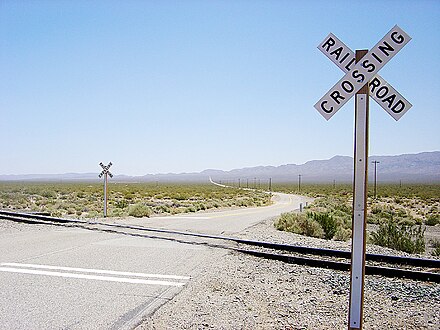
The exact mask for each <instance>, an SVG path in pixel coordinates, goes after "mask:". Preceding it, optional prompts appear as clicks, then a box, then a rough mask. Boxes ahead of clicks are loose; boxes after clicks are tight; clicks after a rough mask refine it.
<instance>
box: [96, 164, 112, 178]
mask: <svg viewBox="0 0 440 330" xmlns="http://www.w3.org/2000/svg"><path fill="white" fill-rule="evenodd" d="M112 165H113V164H112V163H111V162H110V163H108V165H107V166H105V165H104V164H103V163H99V166H101V167H102V172H101V173H100V174H99V175H98V176H99V177H100V178H101V177H102V176H103V175H105V174H108V175H109V176H110V177H111V178H113V174H112V173H111V172H110V171H109V169H110V166H112Z"/></svg>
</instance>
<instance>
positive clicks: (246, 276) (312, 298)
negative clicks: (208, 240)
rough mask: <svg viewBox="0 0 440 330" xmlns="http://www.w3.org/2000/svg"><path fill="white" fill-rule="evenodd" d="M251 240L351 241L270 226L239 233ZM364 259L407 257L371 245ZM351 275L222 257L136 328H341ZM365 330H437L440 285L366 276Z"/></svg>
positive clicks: (318, 244)
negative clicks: (375, 255) (382, 255)
mask: <svg viewBox="0 0 440 330" xmlns="http://www.w3.org/2000/svg"><path fill="white" fill-rule="evenodd" d="M236 236H240V237H243V238H248V239H258V240H265V241H272V242H279V243H290V244H299V245H307V246H314V247H326V248H338V249H343V250H346V249H350V243H349V242H335V241H326V240H321V239H315V238H310V237H303V236H300V235H294V234H290V233H285V232H279V231H277V230H276V229H274V228H273V219H269V220H267V221H265V222H263V223H260V224H258V225H256V226H253V227H251V228H249V229H247V230H246V231H244V232H242V233H240V234H239V235H238V234H237V235H236ZM368 252H371V253H386V254H394V255H405V254H403V253H402V254H400V253H396V251H393V250H389V249H384V248H381V247H378V246H373V245H369V246H368ZM349 282H350V274H349V273H348V272H341V271H335V270H328V269H320V268H311V267H307V266H299V265H292V264H285V263H282V262H278V261H272V260H265V259H260V258H257V257H253V256H248V255H243V254H239V253H237V252H227V253H219V256H218V258H216V260H212V262H211V263H207V264H204V265H202V266H201V269H200V275H199V276H196V277H194V278H193V279H192V280H191V281H190V282H189V283H188V285H187V286H186V287H185V288H184V289H183V290H182V291H181V292H180V293H179V294H178V295H177V296H176V297H174V299H173V300H171V301H170V302H168V303H167V304H165V305H163V306H162V307H161V308H159V309H158V310H157V311H156V312H155V313H154V314H153V315H150V316H148V317H147V318H146V319H145V320H144V322H143V323H142V324H141V325H140V326H138V328H137V330H140V329H346V328H347V318H348V299H349ZM363 320H364V321H363V322H364V329H439V328H440V326H439V325H440V285H439V284H435V283H429V282H417V281H412V280H405V279H391V278H384V277H380V276H366V279H365V300H364V319H363Z"/></svg>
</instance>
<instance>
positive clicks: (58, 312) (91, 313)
mask: <svg viewBox="0 0 440 330" xmlns="http://www.w3.org/2000/svg"><path fill="white" fill-rule="evenodd" d="M17 226H18V228H20V230H19V231H14V232H12V233H7V234H5V233H3V232H2V234H1V239H0V250H1V251H2V255H1V256H0V292H1V295H0V306H1V311H2V312H1V313H0V328H1V329H92V328H93V329H126V328H127V329H128V328H130V329H131V328H133V327H134V326H135V325H136V323H138V322H140V321H141V318H142V316H145V315H148V314H150V313H151V312H153V311H154V310H155V309H156V308H158V307H159V306H160V305H162V304H163V303H165V302H167V301H169V300H170V299H172V298H173V296H174V295H175V294H177V293H178V292H179V291H180V290H182V288H183V287H184V286H185V285H187V284H188V282H189V281H191V278H193V277H195V276H197V269H198V266H199V265H200V263H203V262H204V261H205V260H212V259H215V258H216V257H218V256H219V255H220V254H221V253H226V252H224V251H223V250H219V249H210V248H207V247H203V246H196V245H189V244H181V243H177V242H171V241H163V240H153V239H144V238H139V237H130V236H127V235H116V234H110V233H103V232H95V231H87V230H83V229H72V228H64V227H63V228H57V227H53V226H52V227H49V226H41V225H26V224H19V225H17Z"/></svg>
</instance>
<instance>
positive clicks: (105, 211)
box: [99, 162, 113, 218]
mask: <svg viewBox="0 0 440 330" xmlns="http://www.w3.org/2000/svg"><path fill="white" fill-rule="evenodd" d="M112 165H113V164H112V163H111V162H110V163H108V165H107V166H105V165H104V164H103V163H99V166H101V167H102V172H101V173H100V174H99V177H100V178H101V177H102V176H103V175H104V218H106V217H107V181H108V178H107V176H108V175H109V176H110V177H111V178H113V174H111V173H110V171H109V169H110V166H112Z"/></svg>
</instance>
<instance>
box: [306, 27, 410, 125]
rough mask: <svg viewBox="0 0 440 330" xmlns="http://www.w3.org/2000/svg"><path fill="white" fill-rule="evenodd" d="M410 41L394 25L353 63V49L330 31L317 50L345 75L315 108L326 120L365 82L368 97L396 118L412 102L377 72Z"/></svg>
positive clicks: (399, 116)
mask: <svg viewBox="0 0 440 330" xmlns="http://www.w3.org/2000/svg"><path fill="white" fill-rule="evenodd" d="M410 40H411V37H410V36H408V35H407V34H406V33H405V32H404V31H403V30H402V29H401V28H399V27H398V26H397V25H396V26H394V27H393V28H392V29H391V30H390V32H388V33H387V34H386V35H385V36H384V37H383V38H382V40H381V41H379V42H378V43H377V44H376V46H374V47H373V48H372V49H371V50H370V51H369V52H368V53H367V54H366V55H365V56H364V57H363V58H362V59H361V60H360V61H359V62H358V63H355V54H354V52H353V51H352V50H351V49H350V48H348V47H347V46H346V45H345V44H344V43H343V42H342V41H340V40H339V39H338V38H336V36H334V35H333V34H332V33H330V34H329V35H328V36H327V38H325V39H324V41H323V42H321V43H320V44H319V46H318V49H319V50H320V51H321V52H322V53H324V55H326V56H327V57H328V58H329V59H330V60H331V61H332V62H333V63H335V64H336V65H337V66H338V67H339V68H340V69H341V70H342V71H344V72H345V73H346V74H345V75H344V77H342V79H341V80H339V81H338V82H337V83H336V84H335V85H334V86H333V87H332V88H331V89H330V90H329V91H328V92H327V93H326V94H325V95H324V96H323V97H322V98H321V99H320V100H319V101H318V102H317V103H316V104H315V108H316V110H318V111H319V113H320V114H321V115H322V116H323V117H324V118H325V119H327V120H329V119H330V118H331V117H332V116H333V115H334V114H335V113H336V112H337V111H338V110H339V109H340V108H341V107H342V106H343V105H344V104H345V103H346V102H347V101H348V100H349V99H350V98H351V97H352V96H353V95H355V94H356V93H357V92H358V91H359V90H360V89H361V88H362V87H363V86H364V85H365V84H366V83H367V82H368V87H369V91H370V96H371V97H373V99H374V100H375V101H376V102H377V103H378V104H379V105H380V106H381V107H382V108H384V109H385V111H386V112H388V113H389V114H390V115H391V116H392V117H393V118H394V119H395V120H399V119H400V118H401V117H402V116H403V115H404V114H405V113H406V112H407V111H408V110H409V109H410V108H411V106H412V105H411V103H410V102H409V101H408V100H406V99H405V98H404V97H403V96H402V95H400V94H399V93H398V92H397V91H396V90H395V89H394V88H393V87H392V86H391V85H390V84H388V83H387V82H386V81H385V79H383V78H382V77H381V76H379V75H378V74H377V72H378V71H379V70H380V69H381V68H382V67H383V66H384V65H385V64H386V63H388V61H389V60H390V59H391V58H393V57H394V55H396V54H397V53H398V52H399V51H400V50H401V49H402V48H403V46H405V45H406V44H407V43H408V42H409V41H410Z"/></svg>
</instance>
